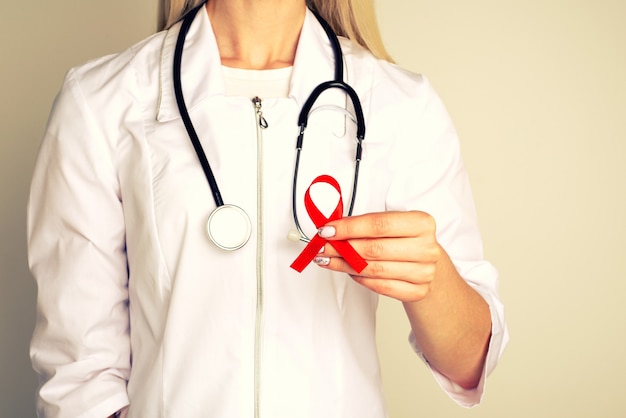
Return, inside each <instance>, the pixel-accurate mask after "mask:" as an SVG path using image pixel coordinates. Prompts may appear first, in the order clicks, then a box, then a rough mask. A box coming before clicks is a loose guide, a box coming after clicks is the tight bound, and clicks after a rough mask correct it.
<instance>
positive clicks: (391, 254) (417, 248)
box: [320, 236, 441, 263]
mask: <svg viewBox="0 0 626 418" xmlns="http://www.w3.org/2000/svg"><path fill="white" fill-rule="evenodd" d="M348 242H349V243H350V245H352V247H353V248H354V249H355V250H356V252H357V253H359V255H360V256H361V257H363V258H364V259H366V260H373V261H376V260H387V261H408V262H421V263H433V262H436V261H437V260H438V259H439V257H440V255H441V251H440V247H439V246H438V245H437V242H436V240H435V238H434V236H432V237H410V238H377V239H371V238H365V239H354V240H349V241H348ZM320 255H324V256H328V257H340V254H339V253H338V252H337V250H336V249H335V248H334V247H333V246H332V241H331V242H328V243H326V244H325V245H324V250H323V251H321V252H320Z"/></svg>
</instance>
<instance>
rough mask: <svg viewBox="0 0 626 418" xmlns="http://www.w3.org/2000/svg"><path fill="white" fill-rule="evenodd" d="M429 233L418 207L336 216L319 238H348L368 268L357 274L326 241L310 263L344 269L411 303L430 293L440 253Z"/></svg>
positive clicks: (428, 219) (432, 226)
mask: <svg viewBox="0 0 626 418" xmlns="http://www.w3.org/2000/svg"><path fill="white" fill-rule="evenodd" d="M435 232H436V226H435V221H434V219H433V218H432V216H430V215H429V214H427V213H424V212H419V211H411V212H381V213H369V214H366V215H359V216H352V217H347V218H342V219H340V220H336V221H332V222H329V223H328V224H326V225H325V226H324V227H322V228H320V231H319V234H320V236H322V237H323V238H325V239H328V240H329V241H332V240H348V241H349V242H350V244H351V245H352V246H353V247H354V249H355V250H356V251H357V252H358V253H359V254H360V255H361V257H363V258H364V259H365V260H366V261H367V263H368V266H367V267H365V269H363V271H361V273H360V274H358V275H357V274H356V272H355V271H354V270H353V269H352V268H351V267H350V266H349V265H348V264H347V263H346V261H345V260H344V259H343V258H342V257H341V256H340V255H339V253H338V252H337V251H336V250H335V249H334V248H333V247H332V245H330V244H326V245H325V246H324V251H323V252H321V253H320V254H318V256H317V257H315V259H314V262H315V263H316V264H317V265H318V266H320V267H322V268H326V269H330V270H335V271H341V272H344V273H348V274H349V275H350V276H351V277H352V278H353V279H354V280H355V281H357V282H358V283H360V284H362V285H363V286H365V287H367V288H368V289H370V290H372V291H374V292H376V293H379V294H381V295H385V296H389V297H392V298H395V299H398V300H400V301H402V302H416V301H420V300H422V299H423V298H425V297H426V295H427V294H428V292H429V291H430V287H431V284H432V282H433V280H434V279H435V276H436V273H437V267H438V262H439V260H440V258H441V256H442V253H443V249H442V248H441V246H440V245H439V243H438V242H437V238H436V235H435Z"/></svg>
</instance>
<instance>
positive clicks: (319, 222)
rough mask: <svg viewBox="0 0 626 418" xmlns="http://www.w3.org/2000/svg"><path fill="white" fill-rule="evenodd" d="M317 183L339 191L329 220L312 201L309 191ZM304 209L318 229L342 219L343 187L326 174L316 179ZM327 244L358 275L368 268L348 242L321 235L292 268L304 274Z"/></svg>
mask: <svg viewBox="0 0 626 418" xmlns="http://www.w3.org/2000/svg"><path fill="white" fill-rule="evenodd" d="M316 183H326V184H329V185H331V186H333V187H334V188H335V190H337V193H339V202H338V203H337V207H335V210H334V211H333V213H331V214H330V216H329V217H328V218H327V217H326V216H324V214H323V213H322V212H321V211H320V210H319V209H318V208H317V206H316V205H315V203H313V199H311V195H310V193H309V191H310V190H311V187H312V186H313V185H314V184H316ZM304 207H305V208H306V211H307V213H308V214H309V217H310V218H311V220H312V221H313V223H314V224H315V227H316V228H318V229H319V228H321V227H323V226H324V225H326V223H328V222H330V221H334V220H337V219H341V217H342V216H343V200H342V198H341V187H339V183H338V182H337V180H335V179H334V178H333V177H331V176H329V175H326V174H323V175H321V176H318V177H316V178H315V180H313V182H312V183H311V185H310V186H309V188H308V189H307V190H306V193H305V195H304ZM327 242H328V243H329V244H330V245H332V246H333V247H334V248H335V249H336V250H337V252H339V254H341V256H342V257H343V258H344V260H346V262H347V263H348V264H349V265H350V267H352V268H353V269H354V271H356V272H357V273H360V272H361V271H362V270H363V269H364V268H365V267H366V266H367V261H365V260H364V259H363V257H361V256H360V255H359V253H357V252H356V250H355V249H354V248H353V247H352V245H350V243H349V242H348V241H339V240H337V241H335V240H331V241H329V240H326V239H324V238H322V237H320V236H319V234H315V236H314V237H313V239H311V241H310V242H309V243H308V244H307V246H306V247H304V250H302V252H301V253H300V255H299V256H298V258H296V260H295V261H294V262H293V263H291V268H292V269H294V270H296V271H297V272H298V273H302V270H304V268H305V267H306V266H308V265H309V263H310V262H311V261H313V258H315V256H316V255H317V254H318V252H319V249H320V248H322V246H323V245H324V244H325V243H327Z"/></svg>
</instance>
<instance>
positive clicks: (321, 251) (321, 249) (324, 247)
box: [317, 245, 326, 254]
mask: <svg viewBox="0 0 626 418" xmlns="http://www.w3.org/2000/svg"><path fill="white" fill-rule="evenodd" d="M325 249H326V246H325V245H322V248H320V250H319V251H318V252H317V253H318V254H321V253H323V252H324V250H325Z"/></svg>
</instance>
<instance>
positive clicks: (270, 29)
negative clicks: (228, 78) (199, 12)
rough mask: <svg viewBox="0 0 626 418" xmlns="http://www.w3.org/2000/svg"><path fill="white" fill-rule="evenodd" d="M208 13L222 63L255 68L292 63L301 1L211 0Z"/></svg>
mask: <svg viewBox="0 0 626 418" xmlns="http://www.w3.org/2000/svg"><path fill="white" fill-rule="evenodd" d="M207 12H208V14H209V19H210V20H211V26H212V27H213V31H214V33H215V39H216V40H217V46H218V49H219V51H220V58H221V60H222V64H223V65H225V66H228V67H233V68H246V69H254V70H265V69H274V68H283V67H288V66H290V65H293V61H294V58H295V55H296V47H297V45H298V38H299V36H300V30H301V29H302V23H303V22H304V16H305V13H306V4H305V1H304V0H210V1H209V2H208V3H207Z"/></svg>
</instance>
